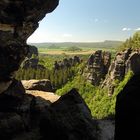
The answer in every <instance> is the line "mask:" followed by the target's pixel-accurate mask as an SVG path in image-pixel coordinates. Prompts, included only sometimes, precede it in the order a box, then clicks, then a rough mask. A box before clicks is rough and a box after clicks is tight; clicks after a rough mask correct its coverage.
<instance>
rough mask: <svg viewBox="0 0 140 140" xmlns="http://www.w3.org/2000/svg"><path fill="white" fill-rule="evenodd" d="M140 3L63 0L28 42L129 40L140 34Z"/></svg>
mask: <svg viewBox="0 0 140 140" xmlns="http://www.w3.org/2000/svg"><path fill="white" fill-rule="evenodd" d="M139 6H140V0H60V3H59V6H58V7H57V8H56V10H55V11H54V12H52V13H51V14H48V15H46V17H45V18H44V19H43V20H42V21H40V26H39V28H38V29H37V30H36V31H35V32H34V33H33V35H32V36H31V37H30V38H29V39H28V42H32V43H33V42H34V43H35V42H98V41H104V40H125V39H126V38H128V37H129V36H131V35H132V34H133V33H134V32H136V31H138V30H140V16H139V13H140V8H139Z"/></svg>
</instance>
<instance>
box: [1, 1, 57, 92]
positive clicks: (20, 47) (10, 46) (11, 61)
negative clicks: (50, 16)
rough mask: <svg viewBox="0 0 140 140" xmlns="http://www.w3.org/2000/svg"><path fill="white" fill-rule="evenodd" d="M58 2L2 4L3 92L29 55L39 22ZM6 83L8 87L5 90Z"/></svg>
mask: <svg viewBox="0 0 140 140" xmlns="http://www.w3.org/2000/svg"><path fill="white" fill-rule="evenodd" d="M57 5H58V0H40V1H33V0H20V1H19V0H14V1H13V0H1V1H0V91H1V92H3V91H4V90H6V88H8V86H10V84H11V83H12V79H13V78H14V73H15V71H17V70H18V68H19V66H20V64H21V62H22V61H23V60H24V58H25V56H26V55H27V53H28V45H27V44H26V40H27V38H28V37H29V36H30V35H31V34H32V33H33V32H34V31H35V30H36V29H37V27H38V25H39V24H38V22H39V21H40V20H41V19H42V18H43V17H45V15H46V13H49V12H52V11H53V10H54V9H55V8H56V6H57ZM4 84H5V87H6V88H3V85H4Z"/></svg>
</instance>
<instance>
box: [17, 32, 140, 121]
mask: <svg viewBox="0 0 140 140" xmlns="http://www.w3.org/2000/svg"><path fill="white" fill-rule="evenodd" d="M97 47H98V46H97ZM139 47H140V32H136V33H135V34H134V35H133V37H130V38H129V39H127V40H126V41H125V42H124V43H121V45H120V46H119V47H118V46H117V47H116V46H113V47H112V48H113V49H111V48H110V52H111V54H112V57H111V61H113V60H114V59H115V55H116V53H118V52H120V51H122V50H126V49H128V48H131V49H132V50H137V49H139ZM39 48H40V49H41V47H40V46H39ZM44 48H45V47H44V46H43V49H44ZM60 48H61V47H58V48H57V47H56V46H53V47H52V49H53V50H54V49H55V51H57V49H58V51H59V49H60ZM71 48H72V49H74V51H75V49H77V48H74V47H71ZM71 48H70V49H71ZM81 48H82V49H78V51H83V50H84V47H81ZM114 48H115V50H114ZM40 49H39V50H40ZM49 49H51V47H50V48H49ZM98 49H103V50H104V49H106V47H104V48H103V47H101V48H98ZM67 50H69V48H67ZM92 51H93V52H94V51H95V48H94V47H93V50H92ZM90 55H91V54H81V55H78V57H79V58H80V61H79V62H78V63H75V64H73V65H67V66H66V65H63V66H61V67H60V68H57V67H56V65H55V64H56V63H60V62H61V63H62V62H63V60H65V59H71V58H72V59H73V57H74V54H71V55H68V54H65V53H62V54H55V55H53V54H51V55H50V54H47V51H46V52H45V53H44V54H43V53H42V52H39V56H38V58H39V64H41V65H43V66H44V67H45V69H34V68H28V69H23V68H20V69H19V71H18V72H17V75H16V78H17V79H19V80H29V79H49V80H50V81H51V83H52V85H53V87H54V91H55V94H58V95H63V94H65V93H67V92H68V91H70V90H71V89H72V88H76V89H77V90H78V92H79V93H80V95H81V96H82V97H83V99H84V100H85V101H86V103H87V105H88V106H89V108H90V110H91V113H92V115H93V117H94V118H97V119H103V118H107V119H113V118H114V115H115V102H116V96H117V95H118V93H119V92H120V91H121V90H122V89H123V88H124V86H125V85H126V83H127V82H128V81H129V80H130V78H131V77H132V76H133V74H134V73H133V71H131V70H129V71H128V72H127V73H125V76H124V78H123V80H121V81H118V80H114V81H113V83H114V85H115V88H114V91H113V94H112V95H111V96H109V95H108V89H107V88H102V86H101V85H99V86H94V85H93V84H91V83H90V82H89V81H87V79H86V78H85V77H84V75H83V73H84V69H85V67H86V66H87V61H88V58H89V57H90Z"/></svg>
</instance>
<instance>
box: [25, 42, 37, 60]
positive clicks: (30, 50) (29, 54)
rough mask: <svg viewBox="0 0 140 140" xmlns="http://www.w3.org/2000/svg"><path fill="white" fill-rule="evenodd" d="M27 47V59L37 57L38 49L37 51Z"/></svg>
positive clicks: (35, 48) (34, 48) (33, 47)
mask: <svg viewBox="0 0 140 140" xmlns="http://www.w3.org/2000/svg"><path fill="white" fill-rule="evenodd" d="M28 46H29V51H28V55H27V57H28V58H31V57H38V49H37V47H35V46H31V45H28Z"/></svg>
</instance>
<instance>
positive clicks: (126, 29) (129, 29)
mask: <svg viewBox="0 0 140 140" xmlns="http://www.w3.org/2000/svg"><path fill="white" fill-rule="evenodd" d="M131 30H132V29H131V28H126V27H125V28H122V31H131Z"/></svg>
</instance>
